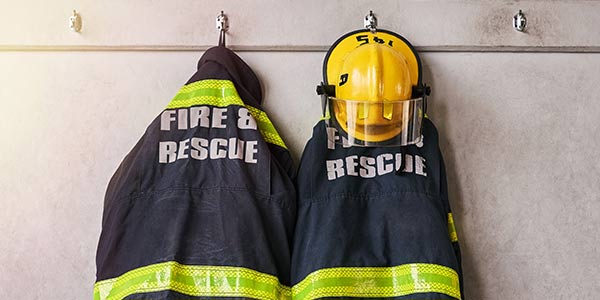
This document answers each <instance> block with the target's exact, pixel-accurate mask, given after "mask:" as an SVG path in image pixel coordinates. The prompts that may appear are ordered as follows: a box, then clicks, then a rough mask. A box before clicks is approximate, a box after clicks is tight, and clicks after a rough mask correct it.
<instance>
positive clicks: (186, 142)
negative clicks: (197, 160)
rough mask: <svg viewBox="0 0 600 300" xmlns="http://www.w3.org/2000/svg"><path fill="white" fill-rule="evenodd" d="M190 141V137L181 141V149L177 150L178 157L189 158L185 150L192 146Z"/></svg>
mask: <svg viewBox="0 0 600 300" xmlns="http://www.w3.org/2000/svg"><path fill="white" fill-rule="evenodd" d="M189 142H190V139H185V140H183V141H179V151H177V159H182V158H188V154H187V153H185V150H188V149H189V148H190V145H189Z"/></svg>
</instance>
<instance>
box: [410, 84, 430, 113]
mask: <svg viewBox="0 0 600 300" xmlns="http://www.w3.org/2000/svg"><path fill="white" fill-rule="evenodd" d="M430 94H431V87H430V86H428V85H427V84H424V83H419V85H416V86H413V97H414V98H416V97H423V113H427V96H429V95H430Z"/></svg>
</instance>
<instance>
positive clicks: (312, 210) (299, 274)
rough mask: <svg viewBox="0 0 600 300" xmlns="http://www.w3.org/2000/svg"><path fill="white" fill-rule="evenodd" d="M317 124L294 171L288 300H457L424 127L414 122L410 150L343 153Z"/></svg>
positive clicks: (435, 164) (448, 231)
mask: <svg viewBox="0 0 600 300" xmlns="http://www.w3.org/2000/svg"><path fill="white" fill-rule="evenodd" d="M324 122H325V121H321V122H319V123H318V124H317V125H316V126H315V127H314V131H313V137H312V138H311V140H310V141H309V142H308V144H307V145H306V148H305V149H304V153H303V155H302V160H301V163H300V169H299V171H298V181H297V185H298V217H297V223H296V228H295V234H294V248H293V251H292V252H293V256H292V285H293V288H292V293H293V296H294V298H293V299H294V300H296V299H297V300H310V299H325V298H326V299H329V298H343V299H346V298H360V299H364V298H369V299H372V298H386V299H461V282H462V279H461V277H462V275H461V261H460V250H459V246H458V238H457V234H456V231H455V228H454V221H453V218H452V213H451V211H450V206H449V203H448V193H447V189H446V175H445V170H444V163H443V161H442V156H441V153H440V150H439V148H438V134H437V131H436V129H435V127H434V125H433V123H432V122H431V121H430V120H429V119H425V120H424V125H423V134H422V141H421V142H420V143H419V144H416V145H411V146H405V147H375V148H371V147H349V146H343V145H342V144H343V139H344V138H343V137H342V136H340V135H339V134H338V132H337V130H336V129H335V128H327V127H326V124H325V123H324ZM336 140H337V141H341V142H342V144H338V143H334V142H333V141H336Z"/></svg>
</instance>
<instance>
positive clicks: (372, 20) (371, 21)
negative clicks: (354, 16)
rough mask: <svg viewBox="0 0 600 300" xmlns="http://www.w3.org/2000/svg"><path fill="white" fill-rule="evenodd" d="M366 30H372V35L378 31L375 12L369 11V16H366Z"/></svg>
mask: <svg viewBox="0 0 600 300" xmlns="http://www.w3.org/2000/svg"><path fill="white" fill-rule="evenodd" d="M364 24H365V28H367V29H369V30H371V32H372V33H375V31H377V18H376V17H375V15H374V14H373V11H372V10H371V11H369V14H368V15H366V16H365V20H364Z"/></svg>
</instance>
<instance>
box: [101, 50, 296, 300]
mask: <svg viewBox="0 0 600 300" xmlns="http://www.w3.org/2000/svg"><path fill="white" fill-rule="evenodd" d="M261 100H262V92H261V87H260V84H259V82H258V79H257V77H256V75H255V74H254V73H253V72H252V70H251V69H250V68H249V67H248V66H247V65H246V64H245V63H244V62H243V61H242V60H241V59H240V58H239V57H238V56H237V55H236V54H234V53H233V52H232V51H230V50H228V49H227V48H225V47H215V48H211V49H209V50H207V51H206V52H205V54H204V55H203V57H202V58H201V59H200V61H199V63H198V70H197V72H196V73H195V74H194V75H193V76H192V78H191V79H190V80H189V81H188V82H187V83H186V84H185V86H183V87H182V88H181V89H180V90H179V92H178V93H177V95H176V96H175V97H174V98H173V100H172V101H171V102H170V103H169V104H168V106H167V107H166V109H165V110H164V111H163V112H162V113H161V114H160V115H159V116H158V117H156V119H154V121H153V122H152V123H151V124H150V126H149V127H148V128H147V130H146V132H145V133H144V135H143V136H142V138H141V139H140V140H139V142H138V143H137V144H136V145H135V146H134V148H133V149H132V150H131V152H130V153H129V154H128V155H127V156H126V157H125V159H124V160H123V162H122V163H121V165H120V166H119V167H118V169H117V171H116V173H115V174H114V175H113V177H112V179H111V180H110V183H109V185H108V189H107V192H106V197H105V202H104V214H103V219H102V233H101V236H100V241H99V244H98V251H97V256H96V264H97V279H96V284H95V288H94V299H96V300H99V299H107V300H108V299H178V300H181V299H214V298H217V297H220V299H281V298H289V297H290V296H291V289H290V288H289V285H290V261H291V254H290V250H291V242H292V234H293V226H294V220H295V214H296V190H295V186H294V178H293V177H294V172H295V170H294V167H293V165H292V161H291V157H290V154H289V152H288V150H287V148H286V145H285V144H284V142H283V140H282V139H281V137H280V136H279V134H278V133H277V131H276V130H275V127H274V126H273V124H272V123H271V121H270V119H269V117H268V116H267V114H266V113H265V112H264V111H263V109H262V108H261Z"/></svg>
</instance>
